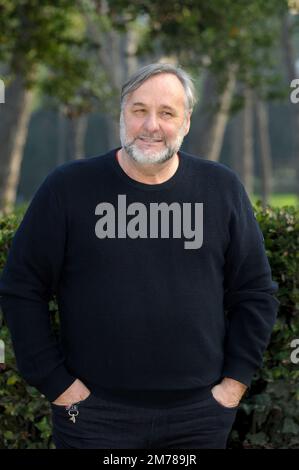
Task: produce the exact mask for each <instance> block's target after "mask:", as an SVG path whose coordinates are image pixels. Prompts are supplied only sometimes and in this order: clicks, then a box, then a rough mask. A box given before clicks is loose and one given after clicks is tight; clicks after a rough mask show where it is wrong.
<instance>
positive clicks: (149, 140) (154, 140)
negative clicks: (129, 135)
mask: <svg viewBox="0 0 299 470" xmlns="http://www.w3.org/2000/svg"><path fill="white" fill-rule="evenodd" d="M139 140H141V141H142V142H144V143H146V144H158V143H160V142H163V140H162V139H159V140H158V139H146V138H143V137H139Z"/></svg>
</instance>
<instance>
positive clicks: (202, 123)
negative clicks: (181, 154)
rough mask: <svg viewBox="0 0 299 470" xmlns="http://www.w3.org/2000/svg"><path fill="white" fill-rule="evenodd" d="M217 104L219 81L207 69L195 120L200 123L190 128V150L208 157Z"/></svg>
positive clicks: (203, 78) (195, 112) (204, 73)
mask: <svg viewBox="0 0 299 470" xmlns="http://www.w3.org/2000/svg"><path fill="white" fill-rule="evenodd" d="M216 106H217V82H216V77H215V76H214V75H213V74H212V73H211V71H210V70H208V69H205V70H204V71H203V76H202V87H201V91H200V99H199V106H198V107H197V108H196V109H195V111H194V115H193V120H194V121H196V122H197V123H198V124H197V126H196V127H195V126H191V128H190V133H189V137H190V144H189V151H190V153H193V154H195V155H199V156H201V157H203V158H207V155H208V151H209V144H210V134H211V129H212V126H213V120H214V116H215V109H216Z"/></svg>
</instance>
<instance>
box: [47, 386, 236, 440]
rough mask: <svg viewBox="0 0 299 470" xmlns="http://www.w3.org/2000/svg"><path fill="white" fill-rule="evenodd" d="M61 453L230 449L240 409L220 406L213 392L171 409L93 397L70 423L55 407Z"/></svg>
mask: <svg viewBox="0 0 299 470" xmlns="http://www.w3.org/2000/svg"><path fill="white" fill-rule="evenodd" d="M51 407H52V420H53V441H54V443H55V445H56V448H57V449H159V448H161V449H166V448H168V449H171V448H173V449H225V448H226V443H227V438H228V435H229V433H230V431H231V428H232V425H233V423H234V420H235V417H236V413H237V410H238V406H237V407H234V408H227V407H224V406H222V405H220V404H219V403H218V402H217V401H216V400H215V399H214V397H213V395H212V393H211V394H210V396H209V397H208V398H206V399H203V400H200V401H197V402H196V403H192V404H188V405H182V406H175V407H171V408H165V409H158V408H155V409H153V408H143V407H140V406H132V405H124V404H122V403H116V402H112V401H108V400H106V399H103V398H99V397H96V396H94V395H93V394H91V395H89V396H88V397H87V399H86V400H83V401H82V402H79V404H78V405H77V408H78V411H79V414H78V416H77V417H76V420H75V422H73V421H72V420H70V416H69V414H68V410H67V409H66V408H65V407H64V406H59V405H53V404H51Z"/></svg>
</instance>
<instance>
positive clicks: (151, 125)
mask: <svg viewBox="0 0 299 470" xmlns="http://www.w3.org/2000/svg"><path fill="white" fill-rule="evenodd" d="M143 127H144V128H145V129H146V130H147V132H151V133H152V132H155V131H158V130H159V122H158V118H157V116H156V115H155V113H148V115H147V116H146V118H145V121H144V124H143Z"/></svg>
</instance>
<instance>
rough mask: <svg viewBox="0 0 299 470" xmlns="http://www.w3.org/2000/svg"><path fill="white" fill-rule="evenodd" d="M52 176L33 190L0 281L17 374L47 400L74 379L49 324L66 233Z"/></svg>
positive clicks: (1, 302) (1, 299)
mask: <svg viewBox="0 0 299 470" xmlns="http://www.w3.org/2000/svg"><path fill="white" fill-rule="evenodd" d="M52 178H53V173H52V174H51V175H49V176H48V177H47V178H46V179H45V180H44V182H43V183H42V184H41V185H40V186H39V188H38V190H37V191H36V193H35V194H34V197H33V199H32V201H31V203H30V205H29V207H28V209H27V211H26V213H25V215H24V217H23V220H22V222H21V224H20V225H19V227H18V229H17V231H16V233H15V235H14V238H13V240H12V245H11V248H10V251H9V254H8V258H7V261H6V265H5V266H4V270H3V272H2V276H1V279H0V295H1V298H0V304H1V308H2V312H3V314H4V317H5V320H6V322H7V325H8V328H9V330H10V334H11V338H12V343H13V348H14V352H15V356H16V362H17V366H18V369H19V371H20V374H21V375H22V376H23V378H24V379H25V380H26V381H27V382H28V383H29V384H30V385H32V386H34V387H36V388H37V389H38V390H39V391H40V392H41V393H42V394H44V395H45V396H46V398H47V399H49V400H50V401H54V400H55V399H56V398H57V397H58V396H59V395H60V394H61V393H62V392H63V391H65V390H66V389H67V388H68V387H69V386H70V385H71V383H72V382H74V380H75V377H73V376H72V375H71V374H70V373H69V372H68V371H67V369H66V366H65V363H64V357H63V354H62V351H61V350H60V346H59V343H58V342H57V340H56V338H55V335H54V333H53V331H52V329H51V322H50V312H49V300H50V299H51V296H52V294H54V293H55V291H56V289H57V285H58V282H59V276H60V272H61V269H62V265H63V259H64V251H65V243H66V237H67V233H66V220H65V215H64V210H63V208H62V207H61V205H60V204H59V200H58V198H57V195H56V194H55V192H54V190H53V188H51V184H50V183H51V180H52Z"/></svg>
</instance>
